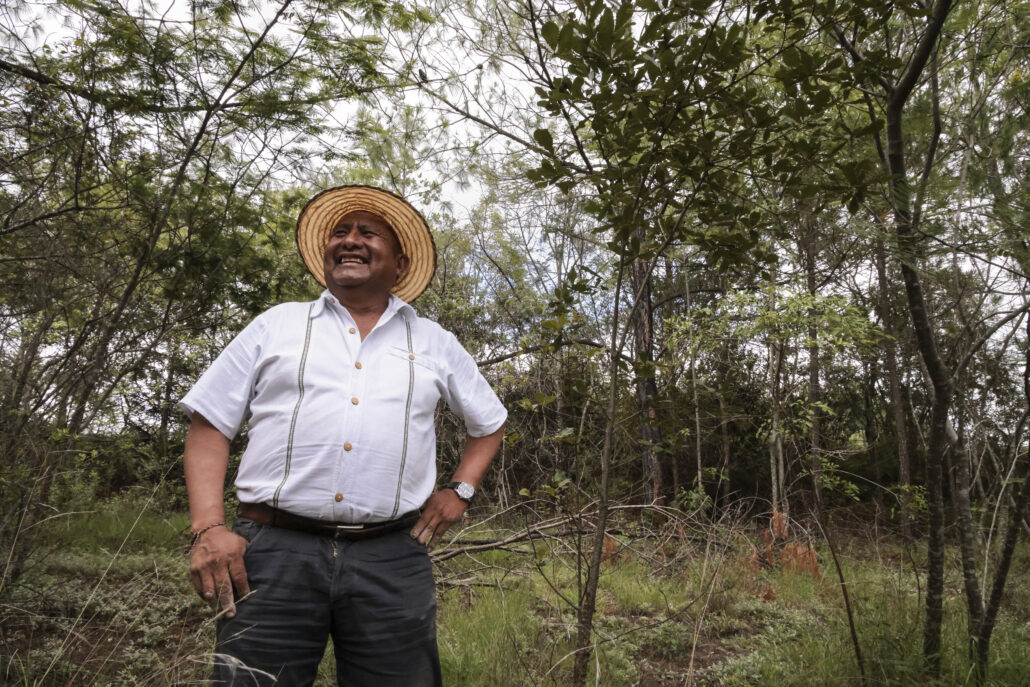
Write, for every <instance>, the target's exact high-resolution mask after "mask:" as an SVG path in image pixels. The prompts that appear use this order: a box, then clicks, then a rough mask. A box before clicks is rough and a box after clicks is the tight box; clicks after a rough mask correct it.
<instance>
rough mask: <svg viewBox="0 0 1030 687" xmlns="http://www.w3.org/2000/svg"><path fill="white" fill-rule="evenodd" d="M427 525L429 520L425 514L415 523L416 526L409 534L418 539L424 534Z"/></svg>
mask: <svg viewBox="0 0 1030 687" xmlns="http://www.w3.org/2000/svg"><path fill="white" fill-rule="evenodd" d="M427 527H429V522H428V521H427V520H426V518H425V515H423V516H422V517H420V518H419V519H418V522H416V523H415V526H414V527H412V528H411V532H409V533H408V534H409V535H410V536H411V538H412V539H418V537H419V535H420V534H422V531H423V530H424V529H425V528H427Z"/></svg>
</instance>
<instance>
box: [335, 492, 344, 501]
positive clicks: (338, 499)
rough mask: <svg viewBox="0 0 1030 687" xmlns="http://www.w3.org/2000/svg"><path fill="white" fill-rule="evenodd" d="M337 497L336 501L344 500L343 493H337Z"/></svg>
mask: <svg viewBox="0 0 1030 687" xmlns="http://www.w3.org/2000/svg"><path fill="white" fill-rule="evenodd" d="M335 498H336V502H337V503H339V502H340V501H343V494H337V495H336V496H335Z"/></svg>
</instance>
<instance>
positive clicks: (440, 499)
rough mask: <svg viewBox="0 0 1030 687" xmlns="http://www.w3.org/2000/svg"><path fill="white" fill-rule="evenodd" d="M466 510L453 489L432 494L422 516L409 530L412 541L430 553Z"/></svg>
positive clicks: (466, 505) (423, 507)
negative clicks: (424, 546) (414, 540)
mask: <svg viewBox="0 0 1030 687" xmlns="http://www.w3.org/2000/svg"><path fill="white" fill-rule="evenodd" d="M466 508H468V504H467V503H465V502H464V501H463V500H461V499H460V498H458V494H457V493H455V491H454V490H453V489H441V490H440V491H438V492H436V493H434V494H433V495H432V496H430V497H429V499H427V500H426V502H425V504H423V506H422V514H421V516H420V517H419V519H418V522H416V523H415V526H414V527H413V528H411V537H412V539H417V540H418V543H419V544H426V545H427V547H428V548H429V550H430V551H432V550H433V547H435V546H436V543H437V542H438V541H440V537H442V536H443V534H444V532H446V531H447V530H448V529H450V527H451V525H453V524H454V523H456V522H458V521H459V520H461V516H462V515H464V514H465V509H466Z"/></svg>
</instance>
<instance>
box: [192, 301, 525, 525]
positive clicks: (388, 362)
mask: <svg viewBox="0 0 1030 687" xmlns="http://www.w3.org/2000/svg"><path fill="white" fill-rule="evenodd" d="M441 399H442V400H443V401H444V402H445V403H446V404H447V405H448V406H449V407H450V408H451V409H452V410H453V411H455V412H456V413H457V414H458V415H459V416H461V417H462V418H463V419H464V421H465V427H466V430H467V432H468V434H469V435H471V436H473V437H480V436H486V435H488V434H491V433H493V432H495V431H497V430H498V429H499V428H500V427H501V426H502V425H503V424H504V421H505V419H506V417H507V412H506V411H505V409H504V406H503V405H501V402H500V401H499V400H498V398H497V396H496V394H494V392H493V390H492V389H491V388H490V385H489V384H488V383H487V381H486V380H485V379H484V378H483V376H482V374H480V372H479V368H478V366H477V365H476V363H475V361H474V360H473V359H472V356H470V355H469V354H468V352H467V351H466V350H465V349H464V347H462V345H461V344H460V343H458V341H457V339H456V338H455V337H454V335H453V334H451V333H450V332H448V331H446V330H445V329H443V328H442V327H440V326H439V325H438V324H436V323H435V322H432V321H431V320H427V319H425V318H421V317H418V316H417V315H416V314H415V311H414V309H413V308H412V307H411V306H410V305H408V304H406V303H404V302H403V301H401V300H400V299H398V298H396V297H394V296H391V297H390V302H389V305H388V307H387V310H386V312H384V313H383V315H382V316H380V318H379V321H378V322H377V323H376V326H375V327H374V328H373V330H372V331H371V332H369V334H368V335H367V336H366V337H365V340H364V341H362V340H361V336H360V334H359V333H358V330H357V325H356V324H355V322H354V320H353V318H352V317H351V315H350V313H349V312H348V311H347V309H346V308H345V307H343V306H342V305H340V304H339V302H337V301H336V299H335V298H334V297H333V296H332V295H331V294H330V292H329V291H328V290H326V291H325V292H324V293H323V294H322V296H321V298H319V299H318V300H316V301H313V302H311V303H284V304H282V305H278V306H276V307H274V308H271V309H270V310H268V311H266V312H264V313H263V314H261V315H259V316H258V317H257V318H256V319H255V320H254V321H253V322H251V323H250V324H249V325H248V326H247V327H246V328H245V329H244V330H243V331H242V332H240V334H239V335H238V336H237V337H236V338H235V339H233V340H232V342H231V343H230V344H229V345H228V346H227V347H226V348H225V350H223V351H222V353H221V354H220V355H219V356H218V358H217V359H216V360H215V361H214V363H212V365H211V367H209V368H208V370H207V371H206V372H205V373H204V374H203V375H202V376H201V377H200V379H199V380H198V381H197V383H196V384H195V385H194V387H193V388H192V389H191V390H190V391H189V393H187V394H186V396H185V397H184V398H183V399H182V401H181V402H180V407H181V408H182V409H183V410H184V411H185V412H186V413H188V414H189V415H191V416H192V414H193V413H194V412H199V413H200V414H201V415H203V416H204V417H205V418H206V419H207V420H208V421H209V422H211V424H212V425H214V426H215V427H216V428H217V429H218V430H219V431H221V432H222V434H224V435H225V436H226V437H229V438H232V437H233V436H235V434H236V433H237V431H238V430H239V428H240V426H241V425H242V424H243V422H245V421H246V422H247V423H248V427H249V430H248V439H249V441H248V444H247V447H246V449H245V451H244V454H243V458H242V460H241V463H240V469H239V473H238V475H237V478H236V489H237V495H238V496H239V498H240V500H241V501H243V502H252V503H267V504H268V505H271V506H274V507H277V508H281V509H283V510H287V511H289V512H291V513H295V514H297V515H304V516H308V517H314V518H320V519H324V520H334V521H340V522H351V523H361V522H377V521H382V520H389V519H392V518H395V517H397V516H398V515H400V514H403V513H406V512H408V511H412V510H415V509H417V508H418V507H419V506H421V505H422V503H423V502H424V501H425V500H426V499H427V498H428V497H429V495H430V494H431V493H432V492H433V489H434V488H435V485H436V433H435V428H434V424H433V417H434V411H435V409H436V405H437V403H438V401H440V400H441Z"/></svg>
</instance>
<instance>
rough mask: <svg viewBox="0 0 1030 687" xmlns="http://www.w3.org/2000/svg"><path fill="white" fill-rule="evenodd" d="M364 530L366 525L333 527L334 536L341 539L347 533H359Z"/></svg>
mask: <svg viewBox="0 0 1030 687" xmlns="http://www.w3.org/2000/svg"><path fill="white" fill-rule="evenodd" d="M363 529H365V526H364V525H333V536H334V537H339V536H340V535H342V534H345V533H347V532H359V531H361V530H363Z"/></svg>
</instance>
